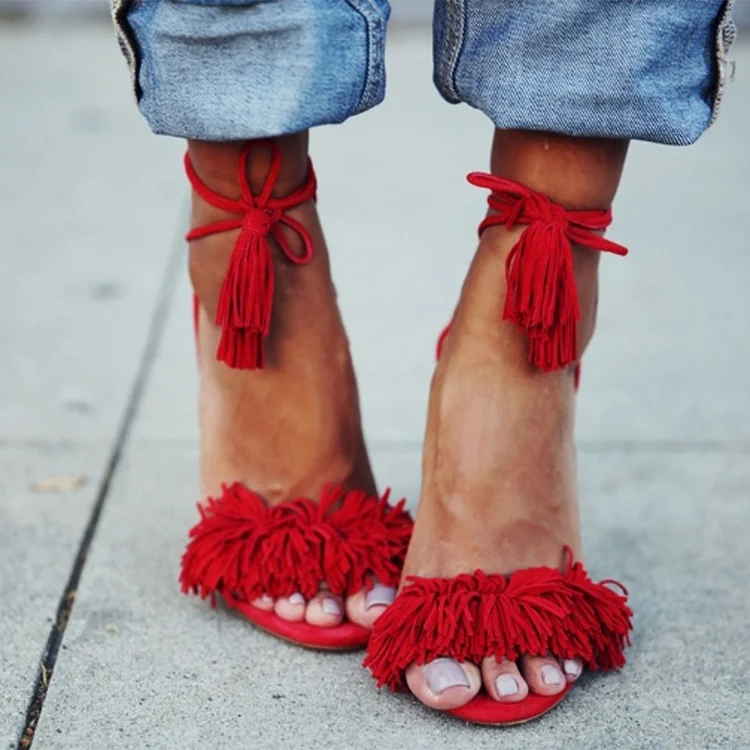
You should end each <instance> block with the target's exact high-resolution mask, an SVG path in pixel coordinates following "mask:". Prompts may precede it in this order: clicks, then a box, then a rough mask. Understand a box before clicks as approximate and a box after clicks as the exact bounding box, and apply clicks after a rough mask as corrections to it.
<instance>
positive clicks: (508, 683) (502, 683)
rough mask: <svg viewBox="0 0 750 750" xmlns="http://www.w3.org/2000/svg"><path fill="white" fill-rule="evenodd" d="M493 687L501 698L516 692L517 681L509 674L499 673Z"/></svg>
mask: <svg viewBox="0 0 750 750" xmlns="http://www.w3.org/2000/svg"><path fill="white" fill-rule="evenodd" d="M495 688H496V689H497V694H498V695H499V696H501V697H503V698H504V697H505V696H508V695H516V693H518V683H517V682H516V680H515V678H514V677H513V676H512V675H509V674H501V675H500V677H498V678H497V680H495Z"/></svg>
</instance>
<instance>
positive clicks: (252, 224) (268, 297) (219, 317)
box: [185, 141, 317, 369]
mask: <svg viewBox="0 0 750 750" xmlns="http://www.w3.org/2000/svg"><path fill="white" fill-rule="evenodd" d="M259 146H262V147H264V148H268V149H270V151H271V166H270V169H269V171H268V176H267V177H266V180H265V183H264V184H263V188H262V189H261V191H260V193H259V194H258V195H253V193H252V191H251V189H250V184H249V183H248V178H247V162H248V159H249V157H250V153H251V151H252V150H253V149H254V148H257V147H259ZM185 171H186V173H187V176H188V179H189V180H190V183H191V185H192V186H193V189H194V190H195V192H196V193H198V195H199V196H200V197H201V198H202V199H203V200H204V201H206V202H207V203H210V204H211V205H212V206H215V207H216V208H219V209H221V210H222V211H226V212H227V213H230V214H235V215H236V217H235V218H230V219H223V220H221V221H215V222H212V223H210V224H206V225H204V226H202V227H196V228H195V229H191V230H190V231H189V232H188V233H187V235H186V239H187V240H188V241H190V240H196V239H199V238H201V237H206V236H207V235H209V234H216V233H217V232H227V231H229V230H230V229H239V230H240V234H239V236H238V237H237V241H236V243H235V245H234V250H233V251H232V256H231V258H230V260H229V267H228V268H227V272H226V275H225V277H224V281H223V283H222V286H221V292H220V294H219V302H218V305H217V308H216V325H217V326H220V327H221V329H222V330H221V340H220V341H219V348H218V350H217V352H216V358H217V359H218V360H220V361H222V362H225V363H226V364H227V365H229V366H230V367H238V368H243V369H255V368H259V367H263V340H264V339H265V337H266V336H268V334H269V331H270V326H271V309H272V305H273V289H274V267H273V258H272V256H271V247H270V245H269V242H268V238H269V236H271V237H273V238H274V240H276V243H277V245H278V247H279V249H280V250H281V252H282V253H283V255H284V256H285V257H286V259H287V260H289V261H290V262H292V263H296V264H297V265H303V264H305V263H308V262H309V261H310V260H311V258H312V255H313V244H312V239H311V238H310V235H309V233H308V231H307V229H305V227H304V226H303V225H302V224H301V223H300V222H299V221H297V220H296V219H292V218H291V217H289V216H286V215H285V214H284V211H285V210H286V209H288V208H292V207H294V206H299V205H300V204H302V203H305V202H306V201H308V200H314V199H315V191H316V187H317V184H316V180H315V172H314V171H313V166H312V162H310V161H309V160H308V165H307V177H306V179H305V183H304V184H303V185H302V186H301V187H299V188H297V190H295V191H294V192H292V193H290V194H289V195H287V196H284V197H283V198H274V197H272V192H273V189H274V187H275V185H276V181H277V179H278V177H279V172H280V171H281V152H280V151H279V147H278V146H277V145H276V144H275V143H274V142H273V141H256V142H254V143H251V144H248V145H247V146H246V147H245V148H244V150H243V151H242V154H241V155H240V159H239V163H238V167H237V174H238V179H239V184H240V191H241V197H240V198H239V200H234V199H232V198H227V197H225V196H223V195H219V194H218V193H215V192H214V191H213V190H211V189H210V188H209V187H207V186H206V185H205V184H204V183H203V182H202V181H201V179H200V177H198V175H197V173H196V171H195V168H194V167H193V164H192V162H191V160H190V156H189V154H187V153H186V154H185ZM282 224H286V226H288V227H289V228H290V229H293V230H294V231H295V232H297V234H298V235H299V236H300V237H301V239H302V243H303V246H304V248H303V252H302V254H301V255H296V254H295V253H294V252H293V251H292V249H291V248H290V246H289V243H288V241H287V239H286V237H285V236H284V232H283V229H282V226H281V225H282Z"/></svg>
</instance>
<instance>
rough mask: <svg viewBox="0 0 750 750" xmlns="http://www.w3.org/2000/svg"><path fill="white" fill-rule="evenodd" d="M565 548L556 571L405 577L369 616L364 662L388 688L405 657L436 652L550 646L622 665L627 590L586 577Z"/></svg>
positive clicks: (543, 651) (456, 655)
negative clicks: (371, 617) (388, 599)
mask: <svg viewBox="0 0 750 750" xmlns="http://www.w3.org/2000/svg"><path fill="white" fill-rule="evenodd" d="M565 555H566V563H565V566H564V570H563V571H560V570H557V569H554V568H549V567H538V568H527V569H524V570H518V571H516V572H515V573H513V574H511V575H507V576H505V575H495V574H493V575H488V574H486V573H483V572H482V571H481V570H477V571H476V572H475V573H474V574H473V575H470V574H465V575H460V576H457V577H456V578H452V579H445V578H417V577H410V578H408V579H407V585H406V586H405V587H404V589H403V591H402V592H401V594H399V596H398V597H397V598H396V601H395V602H394V603H393V604H392V605H391V606H390V607H388V609H387V610H386V611H385V612H384V613H383V614H382V615H381V616H380V617H379V618H378V620H377V621H376V623H375V628H374V630H373V633H372V636H371V638H370V642H369V645H368V647H367V655H366V658H365V662H364V665H365V666H366V667H368V668H369V669H370V670H371V672H372V675H373V677H374V678H375V679H376V680H377V683H378V687H380V686H382V685H388V687H390V688H391V689H392V690H398V689H399V688H402V687H403V686H404V684H405V680H404V670H405V669H406V667H407V666H408V665H409V664H412V663H416V664H425V663H427V662H429V661H432V660H433V659H436V658H438V657H450V658H452V659H457V660H458V661H470V662H474V663H476V664H478V663H480V662H481V661H482V659H483V658H484V657H486V656H494V657H495V658H496V659H498V660H500V659H510V660H516V659H518V658H519V657H520V656H521V655H524V654H529V655H532V656H546V655H548V654H554V655H555V656H557V657H558V658H561V659H581V660H582V661H583V663H584V664H585V665H586V666H587V667H589V668H590V669H601V670H610V669H615V668H618V667H622V666H623V665H624V664H625V656H624V653H623V652H624V649H625V646H626V645H630V635H629V634H630V631H631V629H632V624H631V618H632V615H633V613H632V611H631V609H630V607H628V605H627V591H626V590H625V588H624V587H623V586H622V585H621V584H619V583H617V581H612V580H607V581H601V582H600V583H594V582H593V581H592V580H591V579H590V578H589V576H588V574H587V573H586V571H585V570H584V568H583V565H582V564H581V563H579V562H574V561H573V555H572V552H571V550H570V549H569V548H567V547H566V549H565ZM611 587H615V588H616V589H618V590H613V588H611Z"/></svg>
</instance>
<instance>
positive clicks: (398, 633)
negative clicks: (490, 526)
mask: <svg viewBox="0 0 750 750" xmlns="http://www.w3.org/2000/svg"><path fill="white" fill-rule="evenodd" d="M468 180H469V182H470V183H471V184H472V185H475V186H477V187H482V188H487V189H489V190H490V191H491V193H490V196H489V198H488V204H489V206H490V209H491V210H492V212H493V213H491V214H490V215H489V216H488V217H487V218H486V219H485V220H484V221H483V222H482V223H481V225H480V227H479V234H480V236H481V235H482V233H483V232H484V231H485V230H486V229H487V228H488V227H491V226H495V225H505V226H506V227H507V228H508V229H510V228H511V227H513V226H514V225H517V224H522V225H526V226H527V229H526V231H525V232H524V233H523V234H522V235H521V237H520V238H519V240H518V242H517V243H516V245H515V246H514V247H513V248H512V249H511V251H510V253H509V254H508V258H507V261H506V279H507V290H508V291H507V297H506V300H505V308H504V311H503V320H508V321H511V322H513V323H515V324H516V325H517V326H518V327H519V328H520V329H522V330H523V331H524V332H525V334H526V335H527V337H528V339H529V362H531V363H532V364H534V365H535V366H536V367H538V368H540V369H541V370H544V371H550V370H558V369H561V368H565V367H570V366H575V384H576V387H577V386H578V379H579V377H580V365H579V363H578V346H577V340H576V333H577V330H576V329H577V323H578V321H579V319H580V309H579V306H578V295H577V292H576V286H575V276H574V273H573V254H572V247H571V243H575V244H577V245H581V246H583V247H586V248H588V249H591V250H598V251H604V252H612V253H615V254H617V255H625V254H626V253H627V250H626V249H625V248H624V247H622V246H621V245H617V244H615V243H614V242H610V241H609V240H606V239H604V238H603V237H601V236H600V235H598V234H596V232H597V231H600V230H604V229H605V228H606V227H608V226H609V224H610V223H611V221H612V213H611V210H609V209H608V210H606V211H568V210H566V209H564V208H563V207H562V206H559V205H557V204H555V203H553V202H552V201H550V200H549V199H548V198H547V197H545V196H544V195H541V194H539V193H536V192H534V191H533V190H531V189H529V188H528V187H526V186H524V185H521V184H519V183H516V182H512V181H511V180H506V179H502V178H500V177H495V176H494V175H489V174H481V173H472V174H470V175H469V177H468ZM449 332H450V325H449V326H448V327H447V328H446V329H445V330H444V331H443V333H442V334H441V336H440V339H439V341H438V347H437V355H438V358H439V357H440V353H441V351H442V349H443V346H444V344H445V341H446V339H447V337H448V334H449ZM563 554H564V557H565V559H564V564H563V566H562V570H559V569H555V568H550V567H546V566H540V567H536V568H528V569H524V570H518V571H516V572H514V573H512V574H510V575H498V574H486V573H484V572H483V571H481V570H477V571H475V572H474V573H473V574H464V575H459V576H457V577H455V578H452V579H443V578H419V577H416V576H410V577H409V578H408V579H407V581H406V585H405V586H404V587H403V589H402V590H401V592H400V594H399V595H398V597H397V598H396V601H395V602H394V603H393V604H392V605H391V606H390V607H388V609H387V610H386V611H385V612H384V613H383V614H382V615H381V616H380V617H379V618H378V620H377V621H376V623H375V627H374V629H373V632H372V636H371V638H370V642H369V645H368V647H367V655H366V658H365V662H364V665H365V666H366V667H368V668H369V669H370V670H371V671H372V675H373V677H374V678H375V679H376V681H377V684H378V687H381V686H383V685H387V686H388V687H390V688H391V689H392V690H394V691H395V690H398V689H402V688H405V687H406V680H405V677H404V671H405V669H406V668H407V667H408V666H409V665H410V664H413V663H416V664H420V665H421V664H426V663H427V662H430V661H433V660H434V659H437V658H439V657H448V658H451V659H456V660H457V661H461V662H463V661H469V662H472V663H475V664H478V663H480V662H481V661H482V659H483V658H484V657H486V656H494V657H495V658H496V659H498V660H501V659H510V660H511V661H515V660H517V659H518V658H519V657H520V656H522V655H525V654H529V655H532V656H546V655H548V654H554V655H555V656H556V657H558V658H560V659H580V660H581V661H582V662H583V664H584V665H585V666H586V667H588V668H589V669H601V670H605V671H606V670H610V669H615V668H618V667H622V666H623V665H624V664H625V657H624V649H625V646H626V645H629V644H630V639H629V634H630V631H631V629H632V626H631V618H632V611H631V610H630V608H629V607H628V605H627V591H626V590H625V588H624V587H623V586H622V585H621V584H619V583H617V582H616V581H611V580H606V581H602V582H600V583H595V582H593V581H592V580H591V579H590V578H589V576H588V574H587V573H586V571H585V569H584V567H583V565H582V564H581V563H580V562H575V561H574V559H573V553H572V551H571V549H570V548H569V547H566V548H565V549H564V552H563ZM611 587H614V588H615V589H617V590H613V588H611ZM572 684H573V683H569V684H568V685H567V686H566V688H565V689H564V690H563V691H562V692H561V693H558V694H557V695H553V696H542V695H537V694H533V693H532V694H529V695H528V696H527V697H526V698H524V699H523V700H521V701H518V702H516V703H501V702H499V701H495V700H493V699H492V698H490V697H489V696H488V695H487V694H486V693H485V692H480V693H479V694H478V695H477V696H475V697H474V698H473V699H472V700H471V701H469V703H467V704H466V705H464V706H461V707H460V708H457V709H453V710H449V711H447V712H446V713H449V714H451V715H453V716H455V717H457V718H460V719H464V720H467V721H472V722H475V723H478V724H492V725H505V724H520V723H523V722H526V721H529V720H531V719H534V718H536V717H538V716H541V715H542V714H544V713H546V712H547V711H549V710H550V709H551V708H553V707H554V706H555V705H556V704H558V703H559V702H560V701H561V700H562V699H563V698H564V697H565V695H566V694H567V693H568V692H569V690H570V689H571V687H572Z"/></svg>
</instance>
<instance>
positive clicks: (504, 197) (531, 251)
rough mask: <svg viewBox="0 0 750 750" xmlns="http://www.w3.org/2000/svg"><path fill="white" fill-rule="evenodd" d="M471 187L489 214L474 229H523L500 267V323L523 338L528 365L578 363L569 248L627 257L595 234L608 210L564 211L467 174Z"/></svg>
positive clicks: (526, 191) (501, 182)
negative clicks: (480, 191) (482, 196)
mask: <svg viewBox="0 0 750 750" xmlns="http://www.w3.org/2000/svg"><path fill="white" fill-rule="evenodd" d="M467 179H468V180H469V182H470V183H471V184H472V185H476V186H477V187H483V188H488V189H489V190H491V191H492V192H491V194H490V196H489V198H488V199H487V202H488V204H489V207H490V208H491V209H492V211H493V212H494V213H492V214H490V215H489V216H488V217H487V218H486V219H485V220H484V221H483V222H482V223H481V224H480V226H479V234H480V236H481V234H482V233H483V232H484V230H485V229H487V228H488V227H491V226H495V225H498V224H504V225H505V226H506V227H507V228H508V229H510V228H512V227H513V226H514V225H516V224H526V225H528V228H527V229H526V231H525V232H524V233H523V234H522V235H521V237H520V238H519V240H518V242H517V243H516V244H515V245H514V246H513V247H512V248H511V250H510V252H509V253H508V256H507V259H506V262H505V273H506V282H507V293H506V297H505V307H504V309H503V320H509V321H511V322H513V323H515V324H516V325H517V326H518V327H519V328H521V329H523V330H524V331H525V333H526V335H527V336H528V339H529V362H530V363H532V364H533V365H535V366H536V367H538V368H539V369H541V370H545V371H547V370H559V369H561V368H563V367H567V366H568V365H571V364H573V363H574V362H576V361H577V360H578V342H577V329H578V321H579V320H580V318H581V311H580V308H579V306H578V293H577V291H576V282H575V274H574V272H573V249H572V246H571V243H575V244H576V245H582V246H583V247H586V248H588V249H590V250H599V251H603V252H610V253H615V254H617V255H627V252H628V251H627V249H626V248H624V247H623V246H622V245H618V244H616V243H614V242H610V241H609V240H606V239H604V238H603V237H601V236H599V235H598V234H596V232H597V231H602V230H604V229H606V227H608V226H609V225H610V224H611V222H612V212H611V210H610V209H607V210H598V211H568V210H566V209H565V208H563V207H562V206H560V205H558V204H557V203H553V202H552V201H550V200H549V198H547V197H546V196H544V195H542V194H540V193H537V192H535V191H533V190H531V189H530V188H528V187H526V186H525V185H521V184H520V183H517V182H513V181H512V180H506V179H503V178H501V177H496V176H494V175H491V174H482V173H479V172H473V173H472V174H470V175H469V176H468V178H467Z"/></svg>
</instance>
